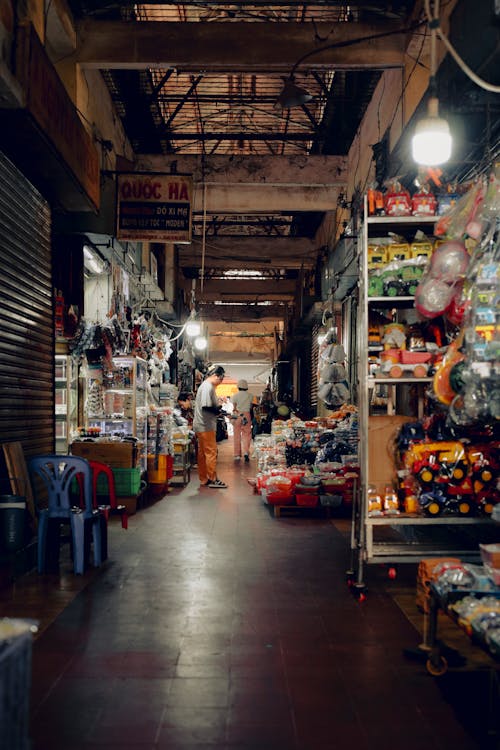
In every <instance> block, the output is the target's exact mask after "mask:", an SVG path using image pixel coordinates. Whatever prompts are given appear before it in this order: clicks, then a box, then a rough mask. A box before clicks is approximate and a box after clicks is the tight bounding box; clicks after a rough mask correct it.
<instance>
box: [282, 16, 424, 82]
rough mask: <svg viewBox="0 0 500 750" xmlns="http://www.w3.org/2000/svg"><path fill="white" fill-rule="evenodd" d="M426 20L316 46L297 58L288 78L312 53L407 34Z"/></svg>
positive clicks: (317, 53)
mask: <svg viewBox="0 0 500 750" xmlns="http://www.w3.org/2000/svg"><path fill="white" fill-rule="evenodd" d="M425 23H426V22H425V21H416V22H415V23H413V24H410V26H406V27H404V28H401V29H393V30H392V31H384V32H381V33H380V34H369V35H368V36H358V37H356V38H355V39H346V40H344V41H343V42H332V43H331V44H325V45H324V46H323V47H316V49H312V50H310V51H309V52H306V53H305V54H304V55H302V57H299V59H298V60H297V61H296V62H295V63H294V64H293V67H292V69H291V71H290V75H289V78H290V79H293V75H294V73H295V71H296V70H297V68H298V67H299V65H302V63H303V62H305V60H308V59H309V58H310V57H312V56H313V55H319V54H320V53H321V52H326V51H327V50H330V49H341V48H343V47H352V46H354V45H355V44H361V43H362V42H371V41H373V40H374V39H385V38H386V37H388V36H396V35H397V34H409V33H410V32H412V31H415V29H418V28H419V27H420V26H423V25H424V24H425Z"/></svg>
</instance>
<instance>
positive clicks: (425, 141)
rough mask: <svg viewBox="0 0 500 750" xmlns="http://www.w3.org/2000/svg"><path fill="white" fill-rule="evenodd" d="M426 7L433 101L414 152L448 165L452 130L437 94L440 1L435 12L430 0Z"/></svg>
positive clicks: (429, 162)
mask: <svg viewBox="0 0 500 750" xmlns="http://www.w3.org/2000/svg"><path fill="white" fill-rule="evenodd" d="M425 9H426V13H427V18H428V21H429V28H430V31H431V64H430V77H429V95H430V96H429V100H428V102H427V117H424V118H422V120H420V121H419V122H417V126H416V128H415V133H414V135H413V138H412V144H411V146H412V155H413V158H414V160H415V161H416V162H417V164H422V166H425V167H435V166H437V165H438V164H444V163H445V162H446V161H448V159H449V158H450V156H451V143H452V140H451V133H450V126H449V125H448V123H447V121H446V120H444V119H443V118H442V117H439V99H438V97H437V82H436V70H437V48H436V44H437V29H438V28H439V2H435V3H434V11H433V12H431V5H430V0H425Z"/></svg>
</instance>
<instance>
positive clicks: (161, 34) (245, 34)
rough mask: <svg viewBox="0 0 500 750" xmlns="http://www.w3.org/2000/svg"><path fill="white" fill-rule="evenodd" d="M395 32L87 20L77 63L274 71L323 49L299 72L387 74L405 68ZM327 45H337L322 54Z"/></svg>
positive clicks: (389, 26)
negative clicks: (380, 71) (370, 71)
mask: <svg viewBox="0 0 500 750" xmlns="http://www.w3.org/2000/svg"><path fill="white" fill-rule="evenodd" d="M398 28H400V27H399V26H398V24H394V23H392V22H384V23H383V24H362V23H359V24H358V23H342V24H336V25H333V24H331V23H316V24H314V25H313V24H309V23H307V24H306V23H294V22H288V23H281V24H277V23H258V24H255V23H245V22H235V23H231V24H227V23H167V22H155V21H143V22H136V23H131V22H121V21H95V20H93V19H85V20H84V21H82V22H80V23H79V24H78V27H77V35H78V47H77V51H76V57H75V61H76V62H77V63H80V64H81V65H83V66H85V67H88V68H101V69H102V68H106V69H112V68H129V69H135V70H138V69H146V68H169V67H176V68H182V70H192V71H200V70H205V71H218V72H225V71H230V72H234V71H238V70H241V71H256V72H258V71H267V72H269V71H271V70H275V71H287V70H289V69H290V68H291V67H292V66H293V65H294V64H295V63H296V62H297V60H299V59H300V58H301V57H302V56H304V55H306V54H308V53H309V52H311V51H312V50H318V52H317V53H316V52H315V54H314V56H312V57H311V61H310V62H309V61H308V60H307V61H305V62H304V65H303V66H302V67H314V68H315V69H318V68H321V67H327V68H332V67H333V68H336V69H341V68H343V69H351V70H353V69H360V70H362V69H384V68H393V67H400V66H401V65H402V54H403V44H404V35H403V34H399V33H395V34H394V32H395V31H397V29H398ZM378 35H383V36H382V37H378ZM373 37H375V38H373ZM377 37H378V38H377ZM318 40H323V41H320V42H319V41H318ZM328 45H331V47H332V48H330V49H323V48H325V47H327V46H328ZM334 45H338V46H337V47H336V48H335V47H334ZM320 49H321V50H323V51H321V52H320V51H319V50H320Z"/></svg>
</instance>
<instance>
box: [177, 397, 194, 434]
mask: <svg viewBox="0 0 500 750" xmlns="http://www.w3.org/2000/svg"><path fill="white" fill-rule="evenodd" d="M191 398H192V394H191V393H188V392H187V391H181V392H180V393H179V395H178V396H177V407H178V409H179V411H180V413H181V417H184V419H185V420H186V422H187V423H188V425H189V426H190V427H192V426H193V405H192V403H191Z"/></svg>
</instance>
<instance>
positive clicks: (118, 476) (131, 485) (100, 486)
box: [97, 468, 141, 497]
mask: <svg viewBox="0 0 500 750" xmlns="http://www.w3.org/2000/svg"><path fill="white" fill-rule="evenodd" d="M113 476H114V478H115V490H116V494H117V495H118V497H120V496H122V495H123V496H129V495H137V494H138V492H139V490H140V488H141V470H140V469H136V468H134V469H113ZM97 494H98V495H107V494H108V480H107V477H106V476H105V475H104V474H100V475H99V476H98V477H97Z"/></svg>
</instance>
